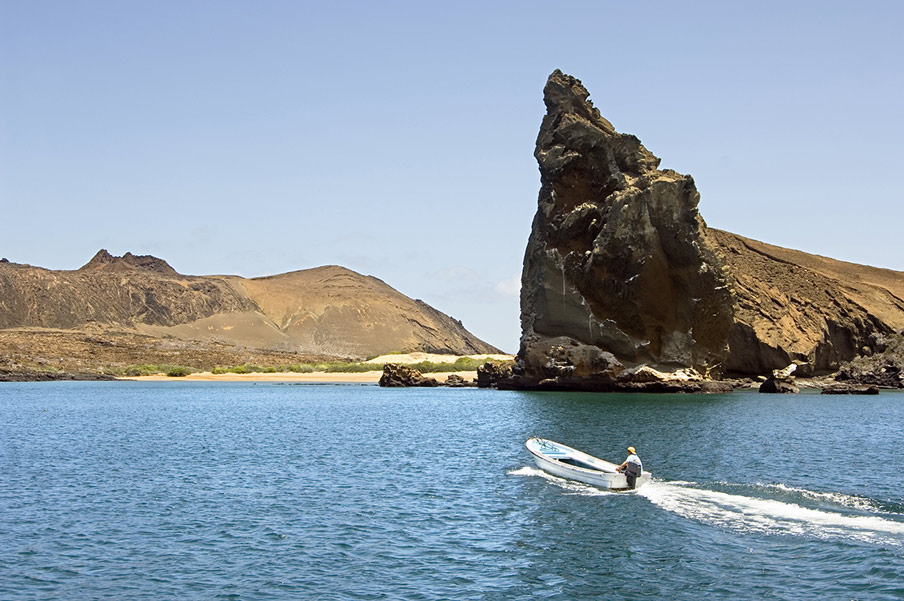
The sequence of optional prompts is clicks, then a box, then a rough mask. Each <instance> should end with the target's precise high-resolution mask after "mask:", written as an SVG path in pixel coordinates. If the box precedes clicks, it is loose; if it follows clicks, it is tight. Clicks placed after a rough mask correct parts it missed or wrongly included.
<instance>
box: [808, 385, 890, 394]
mask: <svg viewBox="0 0 904 601" xmlns="http://www.w3.org/2000/svg"><path fill="white" fill-rule="evenodd" d="M820 394H866V395H873V394H879V387H878V386H854V385H850V384H835V385H832V386H826V387H825V388H823V389H822V391H820Z"/></svg>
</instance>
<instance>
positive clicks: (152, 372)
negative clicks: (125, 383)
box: [111, 364, 196, 378]
mask: <svg viewBox="0 0 904 601" xmlns="http://www.w3.org/2000/svg"><path fill="white" fill-rule="evenodd" d="M111 371H112V372H113V373H114V374H115V375H120V376H125V377H128V378H136V377H139V376H156V375H160V374H165V375H167V376H169V377H171V378H180V377H184V376H187V375H188V374H191V373H194V372H195V371H196V370H194V369H192V368H191V367H187V366H185V365H166V364H163V365H151V364H143V365H128V366H126V367H124V368H122V369H121V370H111Z"/></svg>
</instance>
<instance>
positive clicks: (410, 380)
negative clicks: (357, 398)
mask: <svg viewBox="0 0 904 601" xmlns="http://www.w3.org/2000/svg"><path fill="white" fill-rule="evenodd" d="M379 383H380V386H385V387H389V388H402V387H408V386H422V387H424V386H426V387H435V386H439V382H437V381H436V379H435V378H426V377H424V375H423V374H421V372H420V371H418V370H416V369H414V368H413V367H408V366H407V365H402V364H400V363H386V364H385V365H383V375H382V376H380V382H379Z"/></svg>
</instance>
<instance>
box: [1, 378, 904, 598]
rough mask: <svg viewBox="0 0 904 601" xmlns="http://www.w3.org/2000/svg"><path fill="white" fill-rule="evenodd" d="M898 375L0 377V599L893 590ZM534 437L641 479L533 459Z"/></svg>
mask: <svg viewBox="0 0 904 601" xmlns="http://www.w3.org/2000/svg"><path fill="white" fill-rule="evenodd" d="M902 423H904V394H900V393H883V394H881V395H880V396H878V397H825V396H820V395H816V394H801V395H794V396H772V395H757V394H755V393H734V394H731V395H712V396H696V395H674V396H673V395H653V396H648V395H614V394H609V395H605V394H556V393H519V392H499V391H486V390H475V389H466V390H460V389H459V390H456V389H431V390H417V389H381V388H378V387H374V386H347V385H345V386H342V385H336V386H312V385H306V386H290V385H278V384H257V385H255V384H247V383H194V382H179V383H170V382H166V383H131V382H130V383H124V382H113V383H107V382H104V383H72V382H66V383H33V384H5V385H3V386H0V598H2V599H8V600H10V601H15V600H20V599H187V598H191V599H249V600H250V599H305V598H311V599H314V598H316V599H452V598H454V599H475V600H476V599H480V600H491V599H528V598H542V599H556V600H565V599H612V598H619V599H740V598H747V599H817V598H820V599H901V598H904V498H902V490H904V478H902V473H904V457H902V454H901V452H900V450H899V449H900V440H901V436H900V425H901V424H902ZM533 435H537V436H542V437H544V438H551V439H554V440H558V441H560V442H563V443H565V444H568V445H571V446H574V447H577V448H580V449H582V450H585V451H587V452H590V453H592V454H594V455H598V456H601V457H604V458H606V459H610V460H613V461H621V460H622V459H623V458H624V457H623V455H624V448H625V447H626V446H627V445H629V444H632V445H634V446H636V447H637V449H638V451H639V454H640V455H641V457H642V459H643V460H644V464H645V467H646V468H647V469H648V470H650V471H652V472H653V475H654V478H655V480H654V482H652V483H651V484H649V485H648V486H646V487H644V488H642V489H641V490H640V491H638V493H637V494H615V493H608V492H606V491H603V490H599V489H596V488H593V487H590V486H585V485H582V484H579V483H574V482H568V481H565V480H561V479H558V478H554V477H551V476H547V475H545V474H543V473H542V472H540V471H539V470H537V469H536V468H534V467H533V466H532V464H531V462H530V458H529V455H528V453H527V451H526V450H525V449H524V441H525V440H526V439H527V438H528V437H530V436H533Z"/></svg>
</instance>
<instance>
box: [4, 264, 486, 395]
mask: <svg viewBox="0 0 904 601" xmlns="http://www.w3.org/2000/svg"><path fill="white" fill-rule="evenodd" d="M393 352H395V353H406V352H431V353H440V354H449V355H468V354H475V353H485V354H495V353H499V352H500V351H499V350H498V349H497V348H495V347H493V346H492V345H489V344H487V343H485V342H483V341H482V340H480V339H478V338H477V337H475V336H474V335H473V334H471V333H470V332H468V331H467V330H466V329H465V328H464V326H463V325H462V323H461V322H460V321H458V320H456V319H454V318H452V317H449V316H448V315H446V314H444V313H442V312H440V311H438V310H436V309H434V308H433V307H431V306H429V305H428V304H426V303H424V302H423V301H420V300H415V299H411V298H409V297H407V296H405V295H404V294H401V293H400V292H398V291H397V290H395V289H393V288H392V287H390V286H389V285H387V284H386V283H385V282H383V281H382V280H379V279H377V278H374V277H371V276H364V275H361V274H358V273H355V272H353V271H351V270H349V269H345V268H343V267H338V266H326V267H320V268H316V269H308V270H303V271H296V272H292V273H286V274H281V275H276V276H270V277H263V278H253V279H247V278H241V277H238V276H188V275H182V274H178V273H176V272H175V271H174V270H173V269H172V268H171V267H170V266H169V265H168V264H167V263H166V262H165V261H163V260H161V259H158V258H155V257H149V256H135V255H132V254H130V253H127V254H126V255H125V256H123V257H113V256H111V255H110V254H109V253H107V252H106V251H100V252H98V253H97V255H96V256H95V257H94V258H93V259H92V260H91V261H90V262H88V263H87V264H86V265H85V266H84V267H82V268H81V269H78V270H74V271H53V270H48V269H43V268H40V267H33V266H30V265H21V264H15V263H10V262H8V261H3V262H0V378H4V379H30V378H31V379H34V378H37V379H43V378H57V377H59V378H64V377H73V376H74V377H97V376H98V374H100V373H107V372H115V371H116V370H117V369H121V368H123V367H125V366H128V365H138V364H168V365H182V366H188V367H191V368H193V369H196V370H210V369H213V368H214V367H217V366H232V365H240V364H246V363H247V364H254V365H263V366H271V367H279V366H285V365H295V364H299V363H311V362H317V361H351V360H364V359H368V358H371V357H374V356H376V355H380V354H385V353H393Z"/></svg>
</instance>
